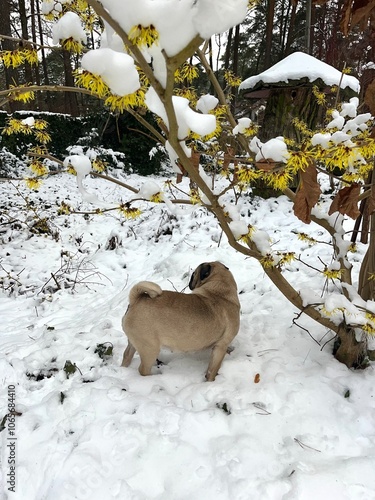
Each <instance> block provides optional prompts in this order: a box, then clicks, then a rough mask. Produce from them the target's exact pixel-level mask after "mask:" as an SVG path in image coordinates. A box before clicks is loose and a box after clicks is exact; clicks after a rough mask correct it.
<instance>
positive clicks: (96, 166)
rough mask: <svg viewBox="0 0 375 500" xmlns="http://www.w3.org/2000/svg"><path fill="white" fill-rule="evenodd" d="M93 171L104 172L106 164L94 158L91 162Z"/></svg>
mask: <svg viewBox="0 0 375 500" xmlns="http://www.w3.org/2000/svg"><path fill="white" fill-rule="evenodd" d="M91 165H92V168H93V170H95V172H104V171H105V169H106V168H107V162H105V161H102V160H100V159H99V158H96V159H95V160H93V161H92V162H91Z"/></svg>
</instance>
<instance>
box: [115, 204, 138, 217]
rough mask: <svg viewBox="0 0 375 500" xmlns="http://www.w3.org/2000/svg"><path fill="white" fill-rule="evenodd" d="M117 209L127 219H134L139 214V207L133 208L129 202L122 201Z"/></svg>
mask: <svg viewBox="0 0 375 500" xmlns="http://www.w3.org/2000/svg"><path fill="white" fill-rule="evenodd" d="M119 211H120V212H121V213H122V215H124V216H125V217H126V218H127V219H136V218H137V217H139V216H140V215H141V213H142V212H141V211H140V210H139V208H133V207H131V206H130V205H129V203H123V204H122V205H120V206H119Z"/></svg>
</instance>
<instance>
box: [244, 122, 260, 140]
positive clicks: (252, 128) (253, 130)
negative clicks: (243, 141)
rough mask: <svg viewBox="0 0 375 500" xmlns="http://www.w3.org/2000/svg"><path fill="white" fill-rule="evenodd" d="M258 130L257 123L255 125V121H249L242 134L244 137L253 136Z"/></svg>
mask: <svg viewBox="0 0 375 500" xmlns="http://www.w3.org/2000/svg"><path fill="white" fill-rule="evenodd" d="M258 131H259V125H256V124H255V123H253V122H251V124H250V127H247V128H246V129H245V130H244V131H243V132H242V135H244V136H245V137H253V136H254V135H257V133H258Z"/></svg>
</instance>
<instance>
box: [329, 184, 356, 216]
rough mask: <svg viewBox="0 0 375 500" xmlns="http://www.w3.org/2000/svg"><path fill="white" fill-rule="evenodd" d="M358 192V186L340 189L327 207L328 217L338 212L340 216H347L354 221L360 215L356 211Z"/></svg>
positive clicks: (353, 185)
mask: <svg viewBox="0 0 375 500" xmlns="http://www.w3.org/2000/svg"><path fill="white" fill-rule="evenodd" d="M360 191H361V188H360V185H359V184H352V185H351V186H347V187H344V188H342V189H340V191H339V192H338V193H337V194H336V196H335V197H334V199H333V201H332V203H331V206H330V207H329V211H328V215H332V214H333V213H334V212H339V213H340V214H342V215H347V216H348V217H351V218H352V219H356V218H357V217H358V216H359V215H360V211H359V209H358V198H359V194H360Z"/></svg>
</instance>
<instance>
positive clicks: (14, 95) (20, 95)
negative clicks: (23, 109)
mask: <svg viewBox="0 0 375 500" xmlns="http://www.w3.org/2000/svg"><path fill="white" fill-rule="evenodd" d="M26 88H27V84H26V85H19V86H17V87H15V86H14V85H9V89H16V90H14V91H13V92H9V94H8V97H10V98H11V99H13V100H14V101H21V102H24V103H27V102H30V101H32V100H33V99H34V98H35V93H34V92H33V91H32V90H31V91H30V90H23V89H26Z"/></svg>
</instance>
